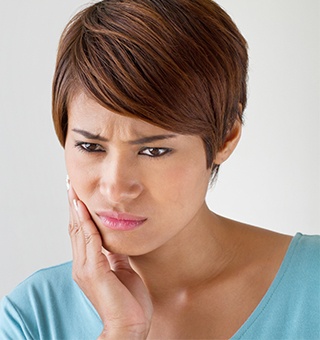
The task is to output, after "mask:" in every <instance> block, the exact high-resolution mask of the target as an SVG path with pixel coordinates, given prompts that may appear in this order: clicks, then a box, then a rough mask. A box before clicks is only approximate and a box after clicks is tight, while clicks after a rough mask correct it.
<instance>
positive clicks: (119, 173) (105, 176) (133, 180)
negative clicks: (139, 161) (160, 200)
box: [100, 157, 143, 205]
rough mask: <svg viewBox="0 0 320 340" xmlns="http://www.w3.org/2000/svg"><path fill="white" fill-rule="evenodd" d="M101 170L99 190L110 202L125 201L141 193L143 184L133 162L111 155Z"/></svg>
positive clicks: (114, 203)
mask: <svg viewBox="0 0 320 340" xmlns="http://www.w3.org/2000/svg"><path fill="white" fill-rule="evenodd" d="M102 172H103V173H102V174H101V177H100V192H101V194H102V195H103V196H104V197H105V198H106V199H107V201H108V202H109V203H110V204H113V205H116V204H121V203H127V202H130V201H132V200H134V199H136V198H138V197H139V196H140V195H141V193H142V191H143V185H142V183H141V181H140V179H139V171H138V169H137V167H136V166H135V164H134V162H130V161H129V160H125V159H124V158H121V157H112V158H110V159H109V160H107V161H106V164H104V166H103V169H102Z"/></svg>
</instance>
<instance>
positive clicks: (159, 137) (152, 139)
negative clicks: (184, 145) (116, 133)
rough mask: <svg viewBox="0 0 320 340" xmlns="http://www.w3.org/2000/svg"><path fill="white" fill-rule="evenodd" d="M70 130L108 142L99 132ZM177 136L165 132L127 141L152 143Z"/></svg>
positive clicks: (134, 143)
mask: <svg viewBox="0 0 320 340" xmlns="http://www.w3.org/2000/svg"><path fill="white" fill-rule="evenodd" d="M72 131H74V132H76V133H78V134H80V135H82V136H83V137H85V138H87V139H92V140H98V141H102V142H108V141H109V140H108V139H107V138H104V137H102V136H100V135H99V134H96V135H95V134H93V133H91V132H89V131H86V130H81V129H72ZM175 137H177V135H176V134H165V135H155V136H147V137H142V138H139V139H135V140H131V141H128V143H129V144H131V145H138V144H145V143H152V142H155V141H158V140H165V139H170V138H175Z"/></svg>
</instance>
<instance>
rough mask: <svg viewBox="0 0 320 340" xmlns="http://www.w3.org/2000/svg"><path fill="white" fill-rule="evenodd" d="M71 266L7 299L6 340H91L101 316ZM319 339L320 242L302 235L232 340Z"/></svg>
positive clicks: (2, 312) (1, 322)
mask: <svg viewBox="0 0 320 340" xmlns="http://www.w3.org/2000/svg"><path fill="white" fill-rule="evenodd" d="M71 269H72V268H71V262H68V263H66V264H62V265H60V266H56V267H52V268H48V269H43V270H40V271H38V272H36V273H35V274H33V275H32V276H30V277H29V278H28V279H26V280H25V281H24V282H22V283H21V284H20V285H19V286H18V287H16V289H15V290H14V291H13V292H12V293H11V294H9V295H8V296H6V297H4V298H3V300H2V302H1V307H0V339H1V340H9V339H12V340H20V339H30V340H31V339H32V340H38V339H43V340H51V339H52V340H53V339H55V340H73V339H74V340H90V339H96V338H97V337H98V336H99V334H100V333H101V331H102V323H101V320H100V318H99V315H98V314H97V312H96V311H95V309H94V308H93V306H92V305H91V303H90V302H89V300H88V299H87V298H86V297H85V296H84V294H83V293H82V291H81V290H80V289H79V287H78V286H77V284H76V283H75V282H74V281H73V280H72V274H71ZM240 339H241V340H253V339H254V340H272V339H274V340H304V339H305V340H319V339H320V236H305V235H302V234H300V233H298V234H297V235H296V236H295V237H294V238H293V240H292V242H291V244H290V246H289V249H288V251H287V254H286V256H285V258H284V260H283V263H282V265H281V267H280V269H279V271H278V273H277V275H276V277H275V279H274V281H273V283H272V285H271V286H270V288H269V290H268V291H267V293H266V295H265V296H264V298H263V299H262V300H261V302H260V303H259V305H258V306H257V308H256V309H255V310H254V312H253V313H252V314H251V316H250V317H249V318H248V320H247V321H246V322H245V323H244V324H243V325H242V327H241V328H240V329H239V330H238V331H237V332H236V334H235V335H234V336H233V337H232V340H240Z"/></svg>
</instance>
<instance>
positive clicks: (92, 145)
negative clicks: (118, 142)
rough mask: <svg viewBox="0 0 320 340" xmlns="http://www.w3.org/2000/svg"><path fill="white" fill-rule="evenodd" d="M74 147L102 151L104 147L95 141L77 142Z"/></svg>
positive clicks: (87, 150)
mask: <svg viewBox="0 0 320 340" xmlns="http://www.w3.org/2000/svg"><path fill="white" fill-rule="evenodd" d="M76 147H78V148H80V150H82V151H86V152H103V151H104V149H103V148H102V146H101V145H99V144H95V143H77V144H76Z"/></svg>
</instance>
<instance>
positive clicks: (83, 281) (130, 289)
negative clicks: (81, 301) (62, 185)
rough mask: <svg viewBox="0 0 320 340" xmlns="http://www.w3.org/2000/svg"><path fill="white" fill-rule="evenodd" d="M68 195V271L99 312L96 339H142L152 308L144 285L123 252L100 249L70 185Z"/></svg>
mask: <svg viewBox="0 0 320 340" xmlns="http://www.w3.org/2000/svg"><path fill="white" fill-rule="evenodd" d="M68 198H69V209H70V222H69V235H70V238H71V244H72V254H73V267H72V274H73V278H74V280H75V282H76V283H77V284H78V285H79V287H80V288H81V290H82V291H83V292H84V293H85V295H86V296H87V298H88V299H89V300H90V301H91V303H92V304H93V305H94V307H95V308H96V310H97V312H98V314H99V315H100V318H101V320H102V323H103V327H104V330H103V332H102V334H101V336H100V339H114V338H119V339H120V338H139V339H145V338H146V336H147V334H148V331H149V328H150V323H151V317H152V311H153V308H152V303H151V300H150V297H149V294H148V291H147V289H146V287H145V286H144V284H143V282H142V280H141V278H140V277H139V276H138V275H137V274H136V273H135V272H134V271H133V270H132V268H131V266H130V264H129V260H128V257H127V256H126V255H119V254H111V253H107V254H105V252H103V248H102V240H101V236H100V233H99V231H98V229H97V227H96V225H95V223H94V222H93V220H92V219H91V216H90V214H89V212H88V210H87V208H86V206H85V204H84V203H83V202H82V201H81V200H79V198H78V197H77V194H76V193H75V191H74V189H73V188H72V185H71V184H70V185H69V190H68Z"/></svg>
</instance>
